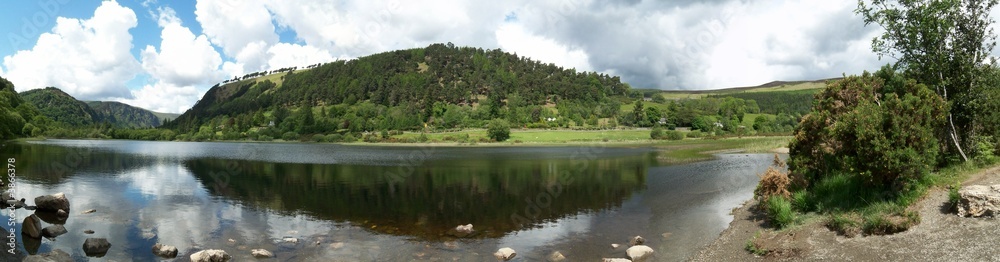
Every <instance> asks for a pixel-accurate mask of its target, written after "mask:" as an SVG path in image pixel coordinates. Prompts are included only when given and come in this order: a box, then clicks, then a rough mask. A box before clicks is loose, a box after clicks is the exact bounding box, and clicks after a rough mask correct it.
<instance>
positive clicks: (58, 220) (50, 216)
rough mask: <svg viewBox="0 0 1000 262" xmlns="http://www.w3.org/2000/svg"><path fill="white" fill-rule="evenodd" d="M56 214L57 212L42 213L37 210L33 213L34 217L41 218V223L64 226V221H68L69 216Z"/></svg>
mask: <svg viewBox="0 0 1000 262" xmlns="http://www.w3.org/2000/svg"><path fill="white" fill-rule="evenodd" d="M56 212H58V211H43V210H38V211H35V215H38V218H41V219H42V222H45V223H49V224H53V225H65V224H66V219H68V218H69V216H60V215H59V214H57V213H56Z"/></svg>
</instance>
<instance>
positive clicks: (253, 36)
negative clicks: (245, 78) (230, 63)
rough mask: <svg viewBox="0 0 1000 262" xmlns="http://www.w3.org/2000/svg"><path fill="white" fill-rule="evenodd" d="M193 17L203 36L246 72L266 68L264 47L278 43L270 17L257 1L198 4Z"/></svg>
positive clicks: (233, 0)
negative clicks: (234, 59)
mask: <svg viewBox="0 0 1000 262" xmlns="http://www.w3.org/2000/svg"><path fill="white" fill-rule="evenodd" d="M194 13H195V16H196V20H197V21H198V23H200V24H201V28H202V31H203V33H204V34H205V35H206V36H208V38H209V40H211V42H212V43H213V44H215V45H218V46H219V47H221V48H222V51H223V53H225V54H226V56H228V57H233V58H236V61H237V63H239V64H241V65H243V66H244V67H245V68H244V69H245V70H247V71H258V70H262V69H265V68H263V67H262V66H263V65H265V62H266V61H267V58H266V57H265V56H264V55H266V52H262V51H264V50H267V49H266V47H269V46H271V45H274V44H276V43H278V34H277V33H275V27H274V24H273V23H272V22H271V14H270V12H268V10H267V8H265V7H264V4H263V1H260V0H248V1H237V0H223V1H198V2H197V3H196V4H195V11H194Z"/></svg>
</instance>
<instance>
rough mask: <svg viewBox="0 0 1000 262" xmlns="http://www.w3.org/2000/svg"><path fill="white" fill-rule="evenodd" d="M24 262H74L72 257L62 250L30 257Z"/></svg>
mask: <svg viewBox="0 0 1000 262" xmlns="http://www.w3.org/2000/svg"><path fill="white" fill-rule="evenodd" d="M22 261H27V262H73V257H70V256H69V254H68V253H66V252H65V251H62V250H60V249H58V248H57V249H55V250H52V252H49V253H45V254H38V255H30V256H28V257H26V258H24V260H22Z"/></svg>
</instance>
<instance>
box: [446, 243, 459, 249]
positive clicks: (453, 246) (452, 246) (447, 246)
mask: <svg viewBox="0 0 1000 262" xmlns="http://www.w3.org/2000/svg"><path fill="white" fill-rule="evenodd" d="M444 248H447V249H450V250H456V249H458V243H456V242H455V241H445V242H444Z"/></svg>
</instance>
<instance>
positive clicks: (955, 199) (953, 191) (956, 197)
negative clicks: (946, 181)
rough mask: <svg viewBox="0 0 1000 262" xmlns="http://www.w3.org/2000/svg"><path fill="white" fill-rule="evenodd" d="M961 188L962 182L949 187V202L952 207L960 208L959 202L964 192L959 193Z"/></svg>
mask: <svg viewBox="0 0 1000 262" xmlns="http://www.w3.org/2000/svg"><path fill="white" fill-rule="evenodd" d="M961 188H962V184H959V183H955V184H954V185H952V186H949V187H948V204H949V205H951V208H952V209H956V208H958V203H959V202H960V201H962V194H959V193H958V190H959V189H961Z"/></svg>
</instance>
